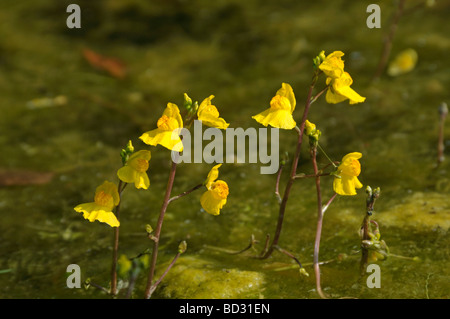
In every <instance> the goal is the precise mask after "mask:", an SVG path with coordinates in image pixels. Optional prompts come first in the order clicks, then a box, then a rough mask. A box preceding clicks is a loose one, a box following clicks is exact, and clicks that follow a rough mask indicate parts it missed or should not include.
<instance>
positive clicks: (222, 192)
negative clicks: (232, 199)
mask: <svg viewBox="0 0 450 319" xmlns="http://www.w3.org/2000/svg"><path fill="white" fill-rule="evenodd" d="M221 165H222V164H218V165H216V166H214V167H213V168H212V169H211V171H210V172H209V174H208V177H207V178H206V181H205V186H206V188H207V189H208V190H207V191H206V192H205V193H203V195H202V197H201V198H200V203H201V205H202V207H203V209H204V210H205V211H206V212H207V213H209V214H211V215H215V216H217V215H219V214H220V210H221V209H222V207H223V206H224V205H225V204H226V203H227V197H228V194H229V189H228V184H227V183H226V182H224V181H222V180H217V178H218V177H219V167H220V166H221Z"/></svg>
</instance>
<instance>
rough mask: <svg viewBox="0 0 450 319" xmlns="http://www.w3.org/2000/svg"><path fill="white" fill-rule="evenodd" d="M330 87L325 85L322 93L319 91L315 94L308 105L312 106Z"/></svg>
mask: <svg viewBox="0 0 450 319" xmlns="http://www.w3.org/2000/svg"><path fill="white" fill-rule="evenodd" d="M329 87H330V86H329V85H327V86H326V87H325V88H324V89H323V90H322V91H320V92H319V93H317V94H316V95H315V96H314V97H313V98H312V99H311V102H310V104H313V103H314V102H315V101H316V100H317V99H318V98H319V97H320V96H321V95H322V94H323V93H325V92H326V91H327V90H328V88H329Z"/></svg>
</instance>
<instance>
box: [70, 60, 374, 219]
mask: <svg viewBox="0 0 450 319" xmlns="http://www.w3.org/2000/svg"><path fill="white" fill-rule="evenodd" d="M343 55H344V53H343V52H341V51H335V52H333V53H331V54H329V55H328V56H326V57H325V55H324V52H323V51H322V52H321V53H320V55H319V56H318V58H319V60H320V63H319V64H318V68H319V69H320V70H321V72H323V73H324V74H325V75H326V77H327V78H326V85H327V92H326V101H327V102H328V103H339V102H342V101H344V100H346V99H348V100H349V103H350V104H355V103H360V102H363V101H364V100H365V98H364V97H362V96H360V95H359V94H358V93H356V92H355V91H354V90H353V89H352V88H350V85H351V84H352V83H353V80H352V78H351V77H350V75H349V74H348V73H347V72H345V71H344V61H343V60H342V56H343ZM186 96H187V95H185V97H186ZM213 98H214V96H213V95H211V96H209V97H208V98H206V99H204V100H203V102H202V103H201V104H200V106H198V107H197V108H196V110H195V111H196V112H197V114H196V115H197V118H198V120H200V121H202V122H203V123H204V124H205V125H207V126H210V127H216V128H219V129H226V128H227V127H228V126H229V124H228V123H227V122H226V121H225V120H224V119H223V118H221V117H220V115H219V111H218V110H217V108H216V106H214V105H212V104H211V100H212V99H213ZM189 100H190V99H189ZM295 106H296V99H295V95H294V92H293V89H292V87H291V86H290V85H289V84H287V83H282V86H281V88H280V89H279V90H278V91H277V92H276V95H275V96H274V97H273V98H272V100H271V101H270V108H269V109H267V110H265V111H264V112H262V113H259V114H257V115H255V116H253V119H255V120H256V121H257V122H259V123H261V124H262V125H264V126H267V125H271V126H273V127H275V128H281V129H293V128H295V127H296V125H297V124H296V122H295V120H294V118H293V115H292V114H293V112H294V110H295ZM183 127H184V124H183V118H182V116H181V114H180V110H179V108H178V106H177V105H176V104H173V103H168V104H167V107H166V109H165V110H164V112H163V115H162V116H161V117H160V118H159V120H158V121H157V128H156V129H154V130H152V131H148V132H145V133H144V134H142V135H141V136H140V139H141V140H142V141H143V142H144V143H145V144H148V145H151V146H156V145H162V146H164V147H165V148H167V149H169V150H172V151H176V152H182V151H183V143H182V141H181V138H180V131H181V129H182V128H183ZM306 130H307V135H310V133H311V131H314V132H315V133H316V134H317V132H318V130H316V128H315V125H314V124H313V123H310V122H309V121H307V123H306ZM308 132H310V133H308ZM317 138H318V137H317ZM361 156H362V154H361V153H357V152H354V153H350V154H347V155H345V156H344V157H343V159H342V161H341V164H340V165H339V167H338V168H337V170H336V172H334V174H333V175H334V176H335V179H334V183H333V188H334V191H335V192H336V193H337V194H340V195H355V194H356V190H355V188H361V187H362V184H361V183H360V181H359V180H358V178H357V176H359V174H360V172H361V165H360V163H359V161H358V159H359V158H361ZM150 158H151V153H150V151H148V150H141V151H138V152H131V154H130V156H129V158H128V159H127V160H126V162H125V163H124V166H123V167H121V168H120V169H119V170H118V172H117V176H118V177H119V179H120V180H121V181H122V182H124V183H134V185H135V187H136V188H138V189H139V188H142V189H148V187H149V186H150V180H149V178H148V175H147V170H148V168H149V161H150ZM220 166H221V164H219V165H216V166H214V167H213V168H212V169H211V171H210V172H209V174H208V178H207V179H206V181H205V183H204V185H205V186H206V188H207V191H206V192H205V193H204V194H203V195H202V196H201V199H200V203H201V205H202V207H203V209H204V210H205V211H206V212H208V213H210V214H212V215H218V214H219V213H220V209H222V207H223V206H224V205H225V203H226V201H227V197H228V194H229V189H228V185H227V183H226V182H224V181H221V180H217V181H216V179H217V177H218V169H219V167H220ZM119 201H120V195H119V192H118V187H117V186H116V185H115V184H114V183H111V182H108V181H106V182H104V183H103V184H102V185H101V186H99V187H98V188H97V190H96V193H95V197H94V202H93V203H86V204H81V205H78V206H76V207H75V211H77V212H80V213H83V216H84V218H86V219H88V220H89V221H91V222H92V221H94V220H98V221H101V222H104V223H107V224H108V225H110V226H112V227H117V226H119V225H120V223H119V221H118V220H117V218H116V217H115V215H114V213H113V212H112V210H113V209H114V207H115V206H117V205H118V204H119Z"/></svg>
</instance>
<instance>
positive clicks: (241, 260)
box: [0, 0, 450, 299]
mask: <svg viewBox="0 0 450 319" xmlns="http://www.w3.org/2000/svg"><path fill="white" fill-rule="evenodd" d="M69 3H70V1H59V3H58V4H56V3H55V2H54V1H51V0H40V1H34V2H29V3H24V2H23V1H20V2H18V1H12V0H3V1H2V3H1V4H0V6H1V10H0V24H1V28H0V74H1V76H0V114H1V115H0V149H1V150H2V152H1V156H0V179H1V181H0V214H1V219H0V220H1V222H0V297H1V298H109V297H108V296H107V295H106V294H104V293H103V292H101V291H100V290H97V289H94V288H92V287H91V288H90V289H88V290H85V289H68V288H67V287H66V276H67V274H66V268H67V266H68V265H69V264H78V265H79V266H80V268H81V272H82V279H83V280H85V279H87V278H90V279H91V280H92V282H95V283H97V284H99V285H102V286H108V284H109V273H110V267H111V254H112V243H113V230H112V229H111V228H110V227H109V226H107V225H106V224H103V223H99V222H95V223H89V222H88V221H86V220H84V219H83V218H82V216H81V215H80V214H78V213H76V212H75V211H74V210H73V207H75V206H76V205H78V204H80V203H85V202H89V201H92V199H93V196H94V192H95V188H96V187H97V186H98V185H100V184H101V183H102V182H103V181H104V180H111V181H116V180H117V179H116V171H117V169H118V168H119V167H121V159H120V156H119V152H120V150H121V149H122V148H123V147H124V146H125V145H126V143H127V141H128V140H132V142H133V144H134V146H135V148H136V149H150V150H151V151H152V159H151V161H150V168H149V171H148V172H149V176H150V181H151V186H150V188H149V190H137V189H135V188H133V187H129V188H127V189H126V190H125V192H124V196H123V200H122V207H121V223H122V224H121V228H120V229H121V239H120V247H119V254H124V255H126V256H128V257H134V256H136V255H138V254H140V253H141V252H143V251H145V250H146V249H148V248H150V247H151V242H150V241H149V240H148V239H147V237H146V233H145V225H146V224H151V225H152V226H153V227H154V226H155V225H156V220H157V217H158V212H159V208H160V206H161V204H162V201H163V195H164V191H165V187H166V183H167V178H168V173H169V164H170V162H169V161H170V152H169V151H168V150H166V149H164V148H162V147H161V146H157V147H152V148H149V146H147V145H145V144H143V143H142V142H141V141H140V140H139V139H138V137H139V136H140V135H141V134H142V133H143V132H145V131H147V130H150V129H153V128H154V127H155V125H156V121H157V119H158V118H159V117H160V115H161V113H162V111H163V110H164V107H165V106H166V104H167V102H173V103H176V104H178V105H179V106H181V105H182V102H183V93H185V92H186V93H188V94H189V96H190V97H192V98H193V99H194V100H198V101H201V100H203V99H204V98H206V97H208V96H209V95H211V94H213V95H215V99H214V104H215V105H216V106H217V107H218V108H219V110H220V114H221V116H222V117H223V118H225V119H226V120H227V122H229V123H231V127H242V128H248V127H255V128H259V127H261V126H260V125H259V124H258V123H256V122H255V121H254V120H253V119H252V118H251V116H252V115H255V114H257V113H259V112H261V111H263V110H265V109H266V108H268V106H269V101H270V99H271V98H272V96H273V95H274V94H275V92H276V90H278V89H279V87H280V86H281V83H282V82H286V83H290V84H291V85H292V87H293V89H294V92H295V95H296V98H297V107H296V110H295V112H294V117H295V118H296V119H297V121H298V122H300V117H301V115H302V111H303V105H304V101H305V99H306V95H307V91H308V86H309V83H310V80H311V76H312V59H313V58H314V57H315V56H316V55H317V54H318V53H319V52H320V51H321V50H325V52H327V53H330V52H332V51H335V50H341V51H343V52H345V56H344V60H345V62H346V70H347V71H348V72H349V73H350V74H351V75H352V77H353V80H354V83H353V85H352V88H354V89H355V90H356V91H357V92H358V93H360V94H361V95H363V96H365V97H366V98H367V100H366V102H365V103H362V104H358V105H349V104H348V102H343V103H340V104H335V105H332V104H327V103H326V102H325V99H324V97H321V98H319V100H318V101H317V102H316V103H314V104H313V106H312V108H311V111H310V117H309V118H310V120H311V121H312V122H314V123H315V124H316V125H317V126H318V128H319V129H320V130H321V131H322V137H321V140H320V142H321V145H322V146H323V148H324V149H326V151H327V154H329V155H330V156H331V157H332V158H333V159H334V160H340V159H341V158H342V156H344V155H345V154H347V153H349V152H355V151H357V152H361V153H362V154H363V157H362V158H361V165H362V172H361V175H360V177H359V178H360V180H361V182H362V183H363V184H364V186H367V185H370V186H371V187H373V188H374V187H380V188H381V196H380V198H379V199H378V201H377V202H376V204H375V213H374V215H373V219H374V220H376V221H377V222H378V224H379V225H380V230H381V238H382V239H384V240H385V241H386V243H387V245H388V246H389V248H390V252H391V253H392V254H395V255H398V256H403V257H408V258H400V257H394V256H391V257H389V258H388V259H387V260H385V261H378V262H377V264H379V265H380V269H381V288H372V289H370V288H368V287H367V286H366V284H365V279H363V280H361V278H360V273H359V260H360V253H359V252H358V251H359V249H360V248H359V247H360V240H359V236H358V230H359V228H360V225H361V222H362V220H363V218H364V214H365V193H364V189H361V190H359V191H358V195H356V196H346V197H342V196H340V197H338V198H337V199H336V200H335V201H334V202H333V203H332V205H331V206H330V208H329V209H328V210H327V212H326V214H325V219H324V226H323V231H322V242H321V249H320V260H322V261H330V260H331V262H329V263H327V264H324V265H322V266H321V271H322V287H323V289H324V291H325V292H326V293H327V294H328V295H329V296H331V297H333V298H340V297H355V298H448V297H449V291H450V290H449V288H450V287H449V284H448V283H449V269H450V268H449V257H450V255H449V248H448V247H449V243H450V240H449V236H448V229H449V225H450V219H449V217H450V202H449V200H448V198H449V197H448V196H449V194H450V180H449V176H450V175H449V169H450V164H449V163H450V162H449V158H450V154H449V151H448V150H449V149H450V140H449V131H448V119H447V124H446V127H445V128H444V145H445V146H447V148H446V150H445V152H444V155H445V156H446V157H447V158H446V159H445V160H444V161H443V162H442V163H441V164H440V165H439V166H436V161H437V145H438V132H439V114H438V106H439V105H440V104H441V103H442V102H447V104H448V103H449V102H450V98H449V97H450V96H449V92H448V89H447V88H448V87H449V86H450V77H449V71H450V58H449V55H448V51H449V50H450V38H449V37H448V30H445V29H444V28H443V26H445V25H448V22H447V19H448V16H449V13H450V3H449V2H448V1H436V4H435V5H434V6H433V7H427V6H420V5H419V6H417V7H416V4H420V3H421V1H410V2H409V1H408V3H407V8H413V7H414V8H415V9H411V10H407V11H406V12H405V15H404V16H402V18H401V19H400V22H399V25H398V29H397V32H396V34H395V40H394V43H393V47H392V56H391V59H392V58H393V57H394V56H395V55H396V54H397V53H399V52H401V51H402V50H404V49H408V48H412V49H414V50H415V51H416V52H417V54H418V63H417V66H416V67H415V68H414V69H413V70H412V71H411V72H408V73H406V74H402V75H399V76H396V77H390V76H388V75H383V76H382V77H381V78H380V79H379V80H378V81H376V82H372V81H371V79H372V76H373V74H374V72H375V69H376V66H377V63H378V59H379V56H380V52H381V49H382V39H383V36H384V35H385V34H386V33H387V32H388V30H389V23H390V17H391V15H392V14H393V12H394V11H395V7H396V2H395V1H381V2H380V7H381V21H382V27H381V28H380V29H369V28H367V26H366V19H367V16H368V13H366V8H367V5H368V4H369V3H370V2H369V1H352V2H349V1H332V4H331V3H330V1H313V2H307V1H292V0H282V1H257V0H249V1H235V0H227V1H225V0H223V1H214V2H213V3H212V2H211V1H204V0H196V1H182V0H170V1H167V0H164V1H162V0H160V1H159V0H158V1H148V2H147V1H137V0H126V1H114V0H102V1H95V2H93V1H88V0H83V1H78V2H77V3H78V4H79V5H80V7H81V14H82V27H81V29H68V28H67V26H66V18H67V16H68V13H66V7H67V5H68V4H69ZM350 3H351V4H350ZM85 49H89V50H92V51H93V52H96V53H98V54H100V55H102V56H107V57H114V58H117V59H120V60H121V61H123V63H124V64H121V63H118V62H115V63H113V67H114V68H115V70H116V71H117V70H118V71H120V72H122V71H123V70H124V68H123V65H125V66H126V72H127V73H126V75H125V76H124V77H122V76H120V75H118V74H117V73H108V72H106V71H104V70H97V69H95V68H93V67H92V66H91V65H90V64H89V63H88V62H87V60H86V58H84V56H83V50H85ZM84 52H86V51H84ZM110 72H111V70H110ZM319 82H320V85H324V79H323V78H322V79H321V80H320V81H319ZM319 88H320V86H319ZM304 144H305V145H304V149H303V150H302V156H301V159H300V164H299V168H298V171H299V172H303V173H306V174H311V173H312V166H311V163H310V160H309V156H308V149H307V143H304ZM295 145H296V133H295V131H288V130H281V131H280V154H284V153H285V152H289V154H290V159H291V160H292V154H293V152H294V150H295ZM318 160H319V164H320V165H322V166H323V165H326V164H327V159H326V158H325V157H324V156H323V155H320V156H319V158H318ZM288 164H290V162H289V163H288ZM288 166H289V165H288ZM211 167H212V165H211V164H206V163H202V164H187V163H185V164H181V165H179V167H178V169H177V175H176V180H175V184H174V189H173V194H179V193H182V192H183V191H185V190H187V189H189V188H190V187H192V186H195V185H197V184H198V183H202V182H203V181H204V180H205V178H206V175H207V173H208V172H209V170H210V168H211ZM287 178H288V169H286V170H285V171H284V172H283V174H282V179H281V185H280V186H281V187H280V189H281V190H283V189H284V185H285V183H286V180H287ZM220 179H223V180H225V181H227V183H228V185H229V188H230V195H229V197H228V202H227V204H226V206H225V207H224V208H223V210H222V212H221V214H220V215H219V216H212V215H209V214H207V213H205V212H204V211H202V210H201V206H200V201H199V199H200V196H201V193H202V192H203V191H197V192H194V193H192V194H191V195H189V196H186V197H183V198H181V199H179V200H178V201H175V202H173V203H172V204H171V205H170V206H169V209H168V212H167V216H166V219H165V221H164V225H163V229H162V237H161V244H160V253H159V259H158V265H159V267H158V268H157V272H158V273H161V272H162V271H163V269H164V265H167V263H168V262H170V260H171V259H172V258H173V256H174V255H175V254H176V251H177V247H178V243H179V242H180V241H182V240H186V241H187V243H188V249H187V251H186V253H185V254H184V255H182V257H181V258H180V259H179V261H178V262H177V264H176V265H175V266H174V268H173V269H172V270H171V272H169V274H168V276H167V277H166V278H165V280H164V281H163V282H162V284H161V285H160V287H159V288H158V290H157V291H156V292H155V294H154V297H155V298H275V299H277V298H318V295H317V293H316V291H315V283H314V272H313V269H312V266H311V263H312V259H313V249H314V248H313V244H314V237H315V229H316V219H317V217H316V215H317V213H316V197H315V185H314V182H313V180H311V179H304V180H299V181H298V182H296V183H295V184H294V187H293V189H292V194H291V197H290V200H289V202H288V206H287V210H286V216H285V224H284V226H283V232H282V235H281V238H280V242H279V245H280V246H281V247H282V248H284V249H286V250H288V251H290V252H292V253H293V254H294V255H295V256H296V257H297V258H298V259H299V260H300V261H301V262H302V263H304V264H305V269H306V271H307V272H308V273H309V274H310V276H309V277H305V276H301V275H300V274H299V271H298V268H296V265H295V263H294V261H293V260H292V259H290V258H288V257H287V256H285V255H283V254H281V253H279V252H277V251H275V252H274V254H273V255H272V256H271V257H270V258H268V259H265V260H257V259H253V258H250V257H249V256H248V255H246V254H242V255H230V254H227V253H226V252H225V251H227V250H230V251H238V250H240V249H243V248H244V247H246V246H247V244H248V242H249V240H250V238H251V236H252V235H254V236H255V238H256V239H257V240H259V242H260V243H259V244H257V246H256V248H255V251H253V252H252V253H254V254H256V253H258V252H259V251H260V250H261V249H262V247H263V242H264V239H265V236H266V234H267V233H270V234H271V235H272V236H273V233H274V230H275V226H276V219H277V214H278V203H277V201H276V198H275V195H274V189H275V175H261V174H260V165H259V164H237V163H236V164H230V163H228V164H224V165H222V167H221V169H220ZM322 185H323V197H324V200H327V199H328V198H330V197H331V196H332V195H333V190H332V179H331V178H326V177H324V178H322ZM344 254H345V255H346V256H347V258H344V259H341V260H337V259H338V257H339V256H343V255H344ZM412 257H418V258H419V261H414V260H412V259H411V258H412ZM145 281H146V277H145V276H144V274H141V275H140V276H139V277H138V280H137V283H136V290H135V295H134V296H135V297H136V298H140V297H141V296H142V293H143V289H144V285H145Z"/></svg>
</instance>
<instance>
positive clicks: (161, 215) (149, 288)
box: [145, 161, 177, 299]
mask: <svg viewBox="0 0 450 319" xmlns="http://www.w3.org/2000/svg"><path fill="white" fill-rule="evenodd" d="M176 169H177V163H176V162H174V161H172V165H171V167H170V173H169V180H168V181H167V187H166V194H165V196H164V201H163V204H162V206H161V210H160V212H159V218H158V222H157V224H156V229H155V232H154V240H153V251H152V260H151V263H150V269H149V273H148V279H147V287H146V289H145V298H146V299H149V298H150V297H151V295H152V293H153V290H152V281H153V277H154V275H155V267H156V260H157V258H158V247H159V237H160V234H161V228H162V224H163V221H164V215H165V213H166V210H167V206H168V205H169V200H170V194H171V192H172V187H173V182H174V180H175V172H176Z"/></svg>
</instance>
